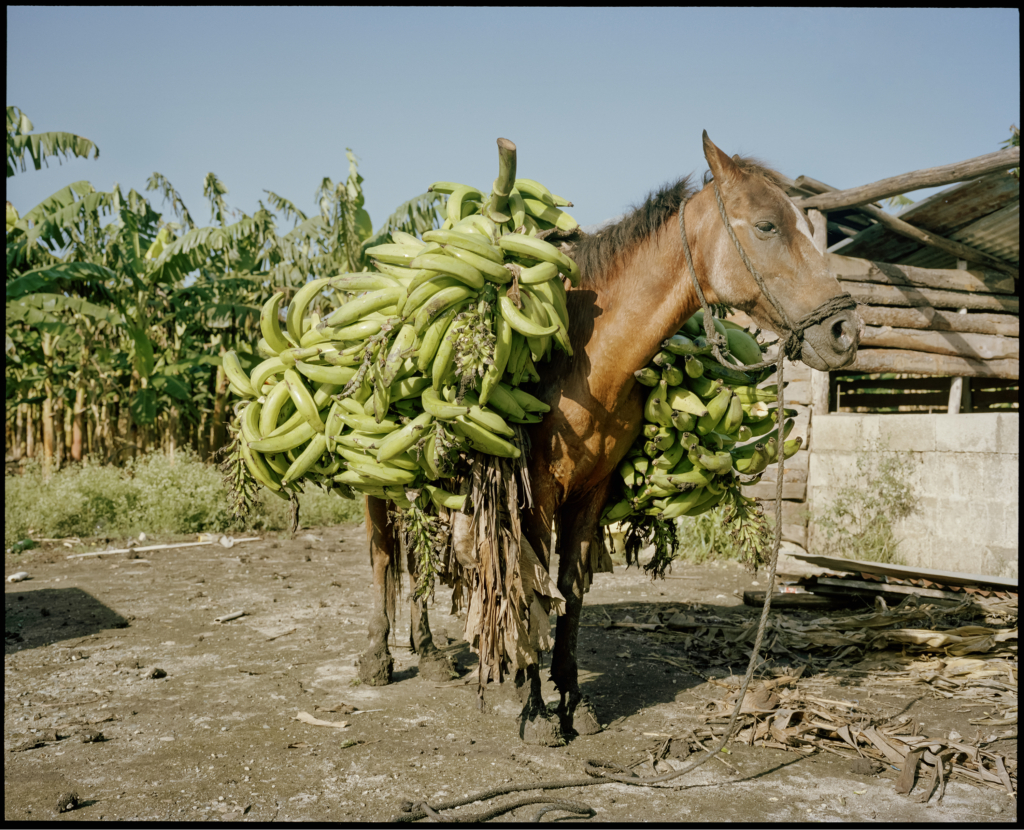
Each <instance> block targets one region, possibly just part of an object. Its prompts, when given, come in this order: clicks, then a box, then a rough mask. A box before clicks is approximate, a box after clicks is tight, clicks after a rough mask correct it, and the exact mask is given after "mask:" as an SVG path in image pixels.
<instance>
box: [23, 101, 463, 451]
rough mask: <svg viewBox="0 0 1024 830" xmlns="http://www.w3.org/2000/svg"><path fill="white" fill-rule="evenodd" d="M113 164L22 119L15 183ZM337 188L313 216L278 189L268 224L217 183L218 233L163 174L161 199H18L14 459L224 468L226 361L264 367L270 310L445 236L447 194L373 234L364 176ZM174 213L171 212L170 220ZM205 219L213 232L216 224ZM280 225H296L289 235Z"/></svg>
mask: <svg viewBox="0 0 1024 830" xmlns="http://www.w3.org/2000/svg"><path fill="white" fill-rule="evenodd" d="M98 156H99V148H98V147H97V146H96V145H95V144H93V142H91V141H89V140H88V139H86V138H83V137H81V136H77V135H74V134H72V133H65V132H49V133H38V134H35V133H33V126H32V122H31V121H30V120H29V118H28V117H27V116H26V114H25V113H23V112H21V110H19V109H18V108H17V107H8V108H7V177H8V178H10V177H12V176H14V175H16V174H17V175H30V172H28V171H29V163H31V165H32V168H34V169H35V170H39V169H41V167H42V165H43V164H48V163H49V160H50V159H56V160H57V161H58V162H60V163H63V161H65V160H67V161H70V162H71V163H72V164H74V163H75V162H74V161H73V160H72V159H73V157H74V158H79V159H88V158H96V157H98ZM347 156H348V162H349V171H348V177H347V179H345V180H344V181H337V182H335V181H334V180H333V179H331V178H324V179H323V180H322V181H321V182H320V183H319V184H318V185H317V187H316V190H315V194H314V199H315V203H316V204H317V206H318V208H319V210H318V211H316V212H315V213H312V214H306V213H304V212H303V211H302V210H300V209H299V208H298V207H296V205H295V204H294V203H293V202H291V201H289V200H288V199H286V198H284V197H283V196H279V195H278V194H276V193H272V192H270V191H265V192H266V203H264V201H263V200H260V202H259V210H257V211H256V212H255V213H254V214H253V215H251V216H250V215H248V214H246V213H244V212H241V211H238V210H234V209H232V208H230V207H229V206H228V204H227V202H226V200H225V197H226V195H227V193H228V189H227V187H226V186H225V184H224V183H223V182H221V181H220V180H219V179H218V178H217V176H216V175H215V174H214V173H209V174H207V176H206V178H205V180H204V182H203V193H204V196H205V197H206V199H207V201H208V203H209V209H210V218H209V221H210V224H209V225H206V226H201V225H200V224H199V222H197V218H198V217H196V218H194V217H193V214H192V213H191V212H190V211H189V209H188V207H186V205H185V204H184V202H183V201H182V199H181V197H180V195H179V194H178V192H177V191H176V190H175V188H174V187H173V185H172V184H171V182H169V181H168V180H167V179H166V178H165V177H164V176H162V175H161V174H160V173H153V175H152V176H150V178H149V180H148V181H147V182H146V185H145V191H146V192H147V193H149V192H152V195H153V197H154V201H156V197H159V204H158V205H154V203H153V202H151V200H150V199H149V198H147V197H146V196H143V195H142V194H140V193H139V192H137V191H136V190H135V189H129V190H128V191H127V192H124V190H123V189H122V188H121V186H120V185H118V184H114V185H113V187H112V188H111V189H110V190H109V191H98V190H97V189H96V188H95V187H94V186H93V185H92V184H90V183H89V182H88V181H85V180H81V181H75V182H73V183H71V184H69V185H67V186H66V187H64V188H62V189H61V190H59V191H57V192H56V193H54V194H53V195H52V196H50V197H49V198H47V199H45V200H44V201H42V202H41V203H40V204H38V205H35V206H27V205H12V204H11V202H9V201H8V202H7V332H6V334H7V337H6V344H5V352H6V389H7V395H6V416H7V417H6V421H5V430H6V433H5V441H6V447H5V448H6V458H7V461H8V462H9V463H10V462H14V463H18V462H21V461H23V460H24V459H36V460H37V461H39V462H40V463H41V464H42V465H43V468H44V470H48V471H49V470H55V469H59V468H61V467H63V466H66V465H68V464H71V463H74V462H81V461H84V460H86V459H88V460H91V461H94V462H97V463H123V462H124V461H125V460H126V459H128V458H132V457H135V456H137V455H139V454H142V453H146V452H153V451H162V452H164V453H167V454H168V455H169V456H170V457H171V458H173V456H174V453H175V451H176V450H179V449H180V448H182V447H191V448H192V449H193V450H194V451H195V452H196V453H197V454H198V455H199V457H201V458H203V459H208V458H211V457H212V456H213V455H214V454H215V453H216V451H217V450H218V449H219V448H221V447H224V446H225V444H226V443H227V440H226V439H227V437H228V424H229V423H230V422H231V412H230V404H231V401H230V399H229V381H228V378H227V376H226V375H225V373H224V369H223V356H224V354H225V353H227V352H229V351H234V352H236V353H237V354H238V356H239V359H240V361H241V363H242V366H243V368H244V369H245V370H246V371H249V370H250V369H251V368H252V366H253V365H255V364H256V363H258V362H259V361H260V360H261V358H260V357H259V356H258V355H256V354H254V351H253V349H254V344H256V342H257V341H258V340H259V337H260V335H259V317H260V309H261V307H262V306H263V305H264V303H265V302H266V301H267V300H268V299H269V298H270V297H271V295H272V294H273V293H274V292H275V291H280V290H281V289H284V290H285V295H286V296H285V301H286V302H287V299H288V297H290V296H291V294H292V293H294V291H295V290H297V289H298V288H299V287H301V286H302V285H303V284H305V282H306V281H307V279H309V277H310V275H313V277H322V276H331V275H333V274H336V273H338V272H340V271H358V270H361V269H362V268H363V265H364V263H365V259H366V253H365V252H366V249H367V248H369V247H372V246H374V245H377V244H379V243H381V242H383V241H386V239H387V237H388V235H389V234H390V232H391V231H395V230H399V231H405V232H408V233H411V234H422V233H423V232H424V231H428V230H431V229H432V228H436V227H438V226H439V225H440V217H439V215H438V211H437V207H438V205H439V204H440V202H441V200H442V199H443V197H442V196H441V195H440V194H436V193H424V194H421V195H419V196H416V197H414V198H412V199H410V200H409V201H407V202H405V203H404V204H402V205H401V206H400V207H399V208H398V209H397V210H396V211H395V212H394V213H393V214H392V215H391V216H390V217H389V218H388V219H387V220H386V221H385V222H384V223H382V224H381V225H380V227H378V228H377V229H373V227H372V225H371V221H370V217H369V215H368V213H367V212H366V210H364V208H363V201H364V199H363V192H362V182H363V177H362V176H361V175H359V173H358V171H357V162H356V158H355V156H354V155H353V153H352V152H351V150H349V151H348V153H347ZM162 211H166V213H165V212H162ZM200 221H201V220H200ZM278 221H281V222H283V223H288V224H291V225H292V227H291V229H290V230H288V231H287V232H281V231H279V228H278Z"/></svg>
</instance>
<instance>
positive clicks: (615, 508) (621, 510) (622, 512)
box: [599, 499, 633, 525]
mask: <svg viewBox="0 0 1024 830" xmlns="http://www.w3.org/2000/svg"><path fill="white" fill-rule="evenodd" d="M632 512H633V505H631V504H630V503H629V501H628V500H627V499H622V500H621V501H618V502H616V503H615V504H612V505H609V506H608V507H606V508H605V509H604V511H602V513H601V518H600V520H599V522H600V524H602V525H610V524H614V523H615V522H619V521H622V520H623V519H625V518H626V517H627V516H628V515H629V514H630V513H632Z"/></svg>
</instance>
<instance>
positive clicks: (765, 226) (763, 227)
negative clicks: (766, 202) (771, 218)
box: [757, 222, 775, 233]
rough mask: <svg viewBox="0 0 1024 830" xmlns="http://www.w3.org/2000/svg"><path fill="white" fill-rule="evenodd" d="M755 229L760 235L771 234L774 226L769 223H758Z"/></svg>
mask: <svg viewBox="0 0 1024 830" xmlns="http://www.w3.org/2000/svg"><path fill="white" fill-rule="evenodd" d="M757 229H758V230H759V231H761V232H762V233H771V232H772V231H773V230H775V225H773V224H772V223H771V222H758V223H757Z"/></svg>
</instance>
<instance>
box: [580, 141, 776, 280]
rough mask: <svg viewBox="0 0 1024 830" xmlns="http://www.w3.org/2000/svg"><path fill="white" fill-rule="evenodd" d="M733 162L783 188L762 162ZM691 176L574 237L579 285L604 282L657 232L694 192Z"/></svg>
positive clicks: (740, 158)
mask: <svg viewBox="0 0 1024 830" xmlns="http://www.w3.org/2000/svg"><path fill="white" fill-rule="evenodd" d="M733 161H734V162H736V164H737V166H739V168H740V169H741V170H742V171H743V172H745V173H747V174H749V175H752V176H756V177H758V178H761V179H764V180H765V181H766V182H768V183H769V184H772V185H775V186H776V187H779V188H782V187H783V183H782V182H783V180H782V178H781V176H780V174H779V173H778V172H777V171H775V170H773V169H772V168H770V167H768V166H767V165H765V164H764V163H763V162H761V161H758V160H757V159H755V158H753V157H751V156H733ZM692 178H693V176H692V174H691V175H688V176H683V178H681V179H679V180H677V181H675V182H672V183H670V184H667V185H665V186H664V187H662V188H661V189H660V190H656V191H651V193H649V194H648V195H647V198H646V199H645V200H644V201H643V203H642V204H640V205H634V206H633V207H632V210H631V211H630V213H629V214H628V215H627V216H625V217H623V218H622V219H620V220H619V221H618V222H616V223H615V224H614V225H608V226H607V227H604V228H602V229H601V230H599V231H598V232H597V233H594V234H580V235H579V238H578V239H577V240H573V242H572V245H573V249H572V257H573V259H575V260H576V264H577V265H578V266H579V268H580V273H581V275H582V281H581V287H584V288H599V287H601V286H602V285H604V284H605V282H606V281H607V278H608V277H609V275H610V274H611V273H613V270H614V269H613V266H614V265H615V263H616V262H617V261H618V260H619V258H620V257H621V256H622V255H623V254H625V253H627V252H629V251H632V250H633V249H634V248H636V246H637V245H639V244H641V243H642V242H643V241H644V240H646V239H648V238H650V237H651V236H653V235H654V234H656V233H657V232H658V231H659V230H660V229H661V227H662V225H664V224H665V222H667V221H668V220H669V219H670V218H671V217H672V216H674V215H675V214H676V213H677V212H678V211H679V206H680V205H681V204H682V203H683V202H684V201H685V200H686V199H689V198H690V197H691V196H692V195H693V194H694V193H695V192H696V189H695V188H694V186H693V184H692V183H691V180H692ZM712 178H713V177H712V175H711V171H710V170H708V171H706V172H705V173H704V176H703V178H702V180H701V184H702V185H707V184H708V183H709V182H710V181H711V179H712Z"/></svg>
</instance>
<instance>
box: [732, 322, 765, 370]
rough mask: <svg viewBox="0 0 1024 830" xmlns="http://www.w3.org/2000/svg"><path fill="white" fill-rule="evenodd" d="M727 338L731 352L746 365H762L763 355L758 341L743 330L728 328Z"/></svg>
mask: <svg viewBox="0 0 1024 830" xmlns="http://www.w3.org/2000/svg"><path fill="white" fill-rule="evenodd" d="M725 338H726V341H727V342H728V344H729V351H730V352H732V353H733V355H734V356H735V357H736V358H737V359H738V360H739V361H740V363H744V364H754V363H760V362H761V361H762V360H764V355H762V354H761V347H760V346H758V345H757V341H756V340H755V339H754V338H753V337H751V336H750V335H749V334H748V333H747V332H746V331H745V330H743V329H733V328H728V329H726V331H725Z"/></svg>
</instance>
